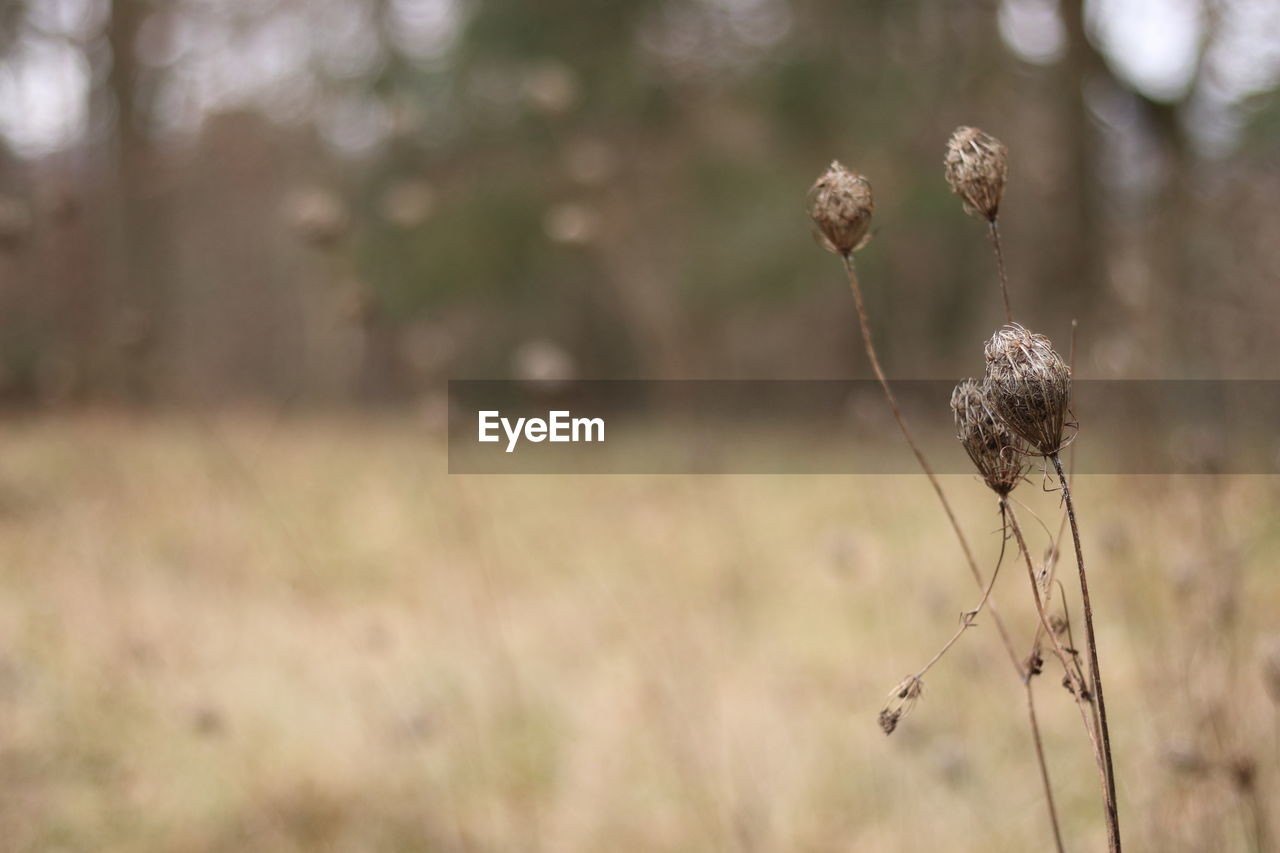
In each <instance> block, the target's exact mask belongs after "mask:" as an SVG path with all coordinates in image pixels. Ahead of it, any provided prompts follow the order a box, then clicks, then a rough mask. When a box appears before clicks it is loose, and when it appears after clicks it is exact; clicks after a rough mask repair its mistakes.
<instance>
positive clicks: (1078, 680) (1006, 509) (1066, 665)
mask: <svg viewBox="0 0 1280 853" xmlns="http://www.w3.org/2000/svg"><path fill="white" fill-rule="evenodd" d="M1000 508H1001V511H1002V512H1003V513H1004V515H1005V519H1006V520H1007V521H1008V524H1009V529H1010V530H1012V531H1013V535H1014V538H1015V539H1017V541H1018V550H1019V551H1021V552H1022V555H1023V558H1024V560H1025V561H1026V564H1027V580H1029V581H1030V582H1031V596H1032V598H1033V599H1034V600H1035V604H1036V615H1038V616H1039V617H1040V624H1041V626H1043V628H1044V633H1045V636H1047V637H1048V638H1049V643H1050V645H1051V646H1052V647H1053V654H1054V656H1056V657H1057V658H1058V661H1059V663H1061V664H1062V669H1063V670H1064V672H1065V673H1066V677H1067V681H1066V686H1067V688H1068V689H1069V690H1070V691H1071V695H1072V697H1073V698H1074V699H1075V701H1076V707H1077V708H1079V709H1080V721H1081V722H1082V723H1084V730H1085V734H1087V735H1088V736H1089V743H1090V744H1091V745H1092V746H1093V758H1094V761H1095V762H1096V763H1097V765H1098V780H1099V782H1101V783H1102V800H1103V804H1104V805H1106V802H1107V791H1108V788H1107V782H1108V780H1107V768H1106V762H1105V761H1104V760H1103V757H1102V743H1101V741H1099V740H1098V734H1097V732H1095V731H1094V727H1093V725H1092V723H1091V720H1092V719H1093V717H1092V715H1091V714H1090V712H1089V709H1088V708H1086V707H1085V706H1086V705H1088V704H1089V701H1088V700H1087V699H1086V698H1085V695H1084V693H1085V684H1084V678H1083V676H1082V675H1080V674H1079V672H1078V670H1077V668H1076V667H1075V665H1074V663H1075V661H1074V658H1073V657H1072V656H1071V655H1070V654H1068V652H1067V650H1066V649H1064V648H1063V647H1062V641H1061V640H1059V639H1058V635H1057V634H1056V633H1055V632H1054V630H1053V629H1052V628H1051V627H1050V626H1049V614H1048V613H1047V612H1045V609H1044V599H1043V598H1041V597H1040V587H1039V585H1037V584H1036V571H1035V567H1034V566H1032V564H1031V552H1030V551H1028V550H1027V542H1026V539H1024V538H1023V536H1022V527H1021V526H1020V525H1019V524H1018V516H1017V515H1016V514H1015V513H1014V511H1013V505H1012V504H1010V503H1009V499H1008V498H1007V497H1005V498H1002V499H1001V501H1000ZM1108 814H1109V812H1108Z"/></svg>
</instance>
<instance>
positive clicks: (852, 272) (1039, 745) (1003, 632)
mask: <svg viewBox="0 0 1280 853" xmlns="http://www.w3.org/2000/svg"><path fill="white" fill-rule="evenodd" d="M997 252H998V249H997ZM841 257H842V259H843V260H844V268H845V272H846V273H847V274H848V276H849V288H850V290H852V291H853V303H854V306H855V307H856V308H857V311H858V324H859V326H860V327H861V329H862V343H863V347H864V348H865V350H866V353H867V361H868V362H870V363H871V369H872V371H874V372H875V375H876V379H877V380H878V381H879V383H880V389H881V390H882V391H883V392H884V396H885V400H886V401H887V402H888V403H889V408H890V410H891V411H892V412H893V417H894V420H896V421H897V422H898V428H899V429H900V430H901V431H902V437H903V438H904V439H906V442H907V446H908V447H910V448H911V452H912V454H913V455H914V456H915V458H916V462H917V463H919V465H920V469H921V470H922V471H924V474H925V476H926V477H928V478H929V484H930V485H931V486H933V491H934V493H935V494H936V495H937V496H938V502H939V503H941V504H942V509H943V512H945V513H946V515H947V520H948V521H949V522H950V523H951V529H952V530H953V531H955V534H956V539H957V540H958V541H959V542H960V550H961V551H963V552H964V557H965V561H966V562H967V563H968V565H969V573H970V574H971V575H973V580H974V582H975V583H976V584H978V586H979V587H980V588H981V587H982V586H983V581H982V572H981V571H979V570H978V564H977V562H976V561H975V560H974V559H973V552H972V551H971V550H970V549H969V540H968V539H966V538H965V535H964V531H963V530H961V529H960V523H959V522H958V521H957V520H956V516H955V513H954V512H953V511H952V509H951V502H950V501H948V500H947V496H946V494H945V493H944V492H943V491H942V484H941V483H939V482H938V478H937V476H936V475H935V474H934V473H933V469H932V468H931V467H930V466H929V462H928V460H926V459H925V458H924V454H923V453H921V452H920V448H919V447H917V446H916V442H915V439H914V438H912V436H911V430H910V429H909V428H908V427H907V422H906V420H905V419H904V418H903V417H902V411H901V410H900V409H899V408H898V401H897V398H895V397H894V395H893V390H892V389H891V388H890V387H889V381H888V380H887V379H886V378H885V375H884V371H883V370H882V369H881V368H880V359H879V358H878V357H877V356H876V347H875V340H874V338H873V337H872V336H871V322H870V320H869V319H868V318H867V306H866V304H865V303H864V302H863V300H862V288H861V286H859V284H858V273H857V270H856V269H855V268H854V265H853V255H852V254H851V253H846V254H844V255H842V256H841ZM1000 266H1001V270H1002V271H1003V269H1004V260H1003V257H1002V256H1001V260H1000ZM1002 280H1003V279H1002ZM1005 306H1006V308H1007V307H1008V296H1007V294H1006V297H1005ZM993 580H994V579H993ZM989 592H990V590H989V589H988V595H984V596H983V600H984V601H986V600H987V599H988V597H989ZM989 609H990V610H991V619H992V621H994V622H995V623H996V630H997V631H998V632H999V634H1000V639H1001V641H1002V642H1003V644H1004V648H1005V652H1006V653H1007V654H1008V655H1009V662H1010V663H1012V664H1013V668H1014V671H1015V672H1017V674H1018V678H1019V679H1021V681H1022V684H1023V687H1024V688H1025V689H1026V696H1027V714H1028V717H1029V720H1030V723H1031V737H1032V740H1033V741H1034V742H1035V751H1036V759H1037V761H1038V762H1039V765H1040V778H1041V779H1042V780H1043V782H1044V787H1045V802H1046V805H1047V807H1048V809H1049V820H1050V822H1051V823H1052V824H1053V830H1054V841H1055V842H1056V844H1057V846H1058V850H1059V853H1061V851H1062V837H1061V834H1060V832H1059V829H1058V814H1057V809H1056V806H1055V805H1054V800H1053V787H1052V785H1051V784H1050V782H1049V767H1048V765H1047V764H1046V763H1045V757H1044V744H1043V742H1042V740H1041V738H1040V726H1039V724H1038V722H1037V721H1036V714H1035V697H1034V695H1033V694H1032V692H1031V684H1030V681H1029V679H1028V673H1027V671H1026V670H1025V669H1024V668H1023V665H1022V663H1021V661H1019V660H1018V653H1017V652H1016V651H1014V647H1013V640H1012V639H1011V638H1010V637H1009V630H1008V629H1007V628H1006V627H1005V624H1004V620H1003V619H1001V618H1000V612H999V610H998V609H997V608H996V603H995V602H994V601H991V602H990V604H989Z"/></svg>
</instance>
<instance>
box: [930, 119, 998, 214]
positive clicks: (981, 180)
mask: <svg viewBox="0 0 1280 853" xmlns="http://www.w3.org/2000/svg"><path fill="white" fill-rule="evenodd" d="M944 162H945V163H946V167H947V183H948V184H950V185H951V190H952V191H953V192H954V193H956V194H957V195H959V196H960V198H962V199H964V209H965V212H966V213H969V214H970V215H972V216H980V217H982V218H983V219H986V220H988V221H991V222H994V221H995V218H996V216H997V215H998V214H999V212H1000V198H1001V196H1003V195H1004V183H1005V179H1006V178H1007V177H1008V174H1009V149H1007V148H1005V147H1004V143H1003V142H1001V141H1000V140H999V139H996V138H995V137H994V136H991V135H989V134H986V133H983V132H982V131H980V130H978V129H977V128H976V127H957V128H956V131H955V133H953V134H951V139H949V140H948V141H947V156H946V158H945V160H944Z"/></svg>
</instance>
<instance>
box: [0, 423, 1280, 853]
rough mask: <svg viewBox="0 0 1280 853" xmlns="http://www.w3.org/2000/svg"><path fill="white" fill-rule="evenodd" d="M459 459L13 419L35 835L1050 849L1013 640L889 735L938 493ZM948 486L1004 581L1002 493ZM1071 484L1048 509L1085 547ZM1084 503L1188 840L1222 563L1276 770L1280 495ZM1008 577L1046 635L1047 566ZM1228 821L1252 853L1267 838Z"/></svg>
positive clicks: (1126, 730) (1026, 618)
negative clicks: (572, 471) (1203, 623)
mask: <svg viewBox="0 0 1280 853" xmlns="http://www.w3.org/2000/svg"><path fill="white" fill-rule="evenodd" d="M445 470H446V459H445V452H444V446H443V443H442V439H441V438H440V437H439V436H438V435H436V433H435V432H433V431H432V430H431V429H430V428H429V427H428V426H427V425H425V424H423V423H419V422H417V421H414V420H412V419H409V418H403V419H390V418H388V419H382V420H378V419H371V418H360V419H356V418H337V417H335V418H318V419H309V420H271V419H267V418H264V417H260V416H251V415H246V416H236V417H220V418H217V419H215V420H204V421H202V420H198V419H193V418H189V417H184V418H152V419H138V418H133V417H125V416H116V415H109V414H98V415H88V416H79V417H75V418H69V417H68V418H40V419H33V420H22V421H11V422H9V423H7V424H5V425H4V426H3V427H2V428H0V790H2V791H3V792H4V793H3V795H0V838H3V839H4V845H3V846H4V849H6V850H53V849H67V850H80V849H94V850H113V851H142V850H173V851H230V850H270V851H295V850H297V851H303V850H307V851H310V850H444V851H447V850H554V851H561V850H563V851H594V850H621V851H650V850H680V851H684V850H688V851H700V850H721V849H735V850H739V849H740V850H798V851H823V850H837V849H839V850H850V849H856V850H872V851H879V850H884V851H927V850H934V849H939V848H945V849H948V850H1029V849H1044V848H1045V847H1046V841H1047V839H1048V834H1047V825H1046V821H1045V815H1044V810H1043V806H1042V804H1041V793H1040V788H1039V782H1038V777H1037V775H1036V769H1035V765H1034V761H1033V758H1032V755H1031V751H1030V744H1029V740H1028V736H1027V730H1026V724H1025V717H1024V710H1023V707H1022V704H1021V703H1022V699H1021V690H1020V688H1019V686H1018V684H1017V682H1016V680H1015V676H1014V674H1013V671H1012V668H1011V667H1010V666H1009V663H1008V661H1007V659H1006V657H1005V656H1004V653H1003V651H1002V650H1001V648H1000V646H999V643H998V641H997V638H996V635H995V632H994V631H993V630H992V629H991V626H990V624H989V623H988V622H987V621H986V620H982V619H980V620H979V628H978V629H977V630H975V631H973V632H970V633H969V635H968V636H966V637H965V639H964V640H963V641H962V643H961V644H960V645H959V646H958V647H957V648H956V649H955V650H954V651H953V653H952V654H951V655H950V656H949V657H948V658H947V659H946V660H945V661H944V662H943V663H942V664H941V665H940V666H939V667H938V668H936V669H935V671H934V672H933V673H931V674H930V676H929V677H928V679H927V681H926V693H925V697H924V699H923V700H922V702H921V704H920V705H919V706H918V707H917V709H916V710H915V712H914V713H913V714H912V715H911V716H910V717H909V718H908V719H907V720H906V721H905V722H904V723H903V724H902V726H901V727H900V729H899V731H898V732H897V733H895V734H894V735H893V736H892V737H890V738H886V737H885V736H884V735H883V734H881V732H880V731H879V729H878V728H877V726H876V722H875V720H876V715H877V713H878V711H879V709H880V707H881V704H882V702H883V700H884V696H885V693H886V692H887V691H888V690H889V689H890V688H891V687H892V686H893V685H894V684H895V683H897V681H898V680H899V679H901V678H902V677H903V676H904V675H906V674H907V673H908V672H910V671H913V670H914V669H916V668H918V667H919V666H920V665H921V664H922V663H923V662H924V661H925V660H927V659H928V657H930V656H931V655H932V653H933V652H934V651H935V650H936V648H937V647H938V646H939V645H941V643H942V642H943V641H944V640H945V639H946V637H947V636H948V635H949V633H950V632H951V630H952V629H953V626H954V625H955V624H956V619H957V617H958V614H959V612H960V611H961V610H962V609H965V608H968V607H970V606H972V604H973V603H974V602H975V601H976V598H977V596H976V594H975V588H974V587H973V585H972V581H971V580H970V579H969V578H968V576H967V573H966V572H965V570H964V568H963V564H962V563H961V561H960V559H959V554H958V550H957V548H956V545H955V542H954V541H953V539H952V538H951V535H950V533H949V531H948V530H947V528H946V525H945V522H944V520H943V517H942V515H941V512H940V510H939V509H938V507H937V505H936V503H935V502H934V500H933V498H932V497H931V495H930V492H929V487H928V484H927V482H926V481H924V480H923V478H920V477H912V476H905V477H903V476H900V477H801V476H761V477H747V476H736V477H694V476H649V477H642V476H628V477H621V476H617V477H603V476H596V477H587V476H584V477H572V476H543V477H533V476H524V477H522V476H509V477H481V476H477V477H461V476H447V475H446V474H445V473H444V471H445ZM945 480H946V483H947V487H948V489H949V491H950V493H951V494H952V495H953V497H954V499H955V500H956V501H957V504H958V507H959V510H960V514H961V516H962V522H963V523H964V525H965V529H966V530H968V531H970V534H971V536H972V538H973V539H974V541H975V542H976V543H977V547H978V550H979V552H980V554H981V557H980V559H981V560H982V561H983V564H984V565H988V566H989V565H991V564H992V562H993V561H994V558H995V554H996V552H997V551H998V548H999V536H998V534H997V532H996V528H997V517H996V513H995V509H994V504H993V502H992V501H991V500H990V498H989V496H988V495H987V493H986V492H985V491H984V490H983V489H982V488H981V486H980V485H979V484H978V483H976V482H975V481H974V479H973V478H970V477H948V478H945ZM1039 485H1040V483H1039V480H1038V479H1037V478H1035V477H1034V476H1033V479H1032V483H1031V484H1028V485H1027V486H1024V487H1023V489H1021V490H1020V491H1021V492H1022V493H1023V497H1024V499H1027V500H1029V501H1030V502H1031V503H1032V504H1033V507H1034V509H1035V510H1036V511H1037V512H1039V513H1040V514H1041V515H1042V516H1043V517H1044V518H1045V519H1046V520H1047V523H1048V524H1049V526H1051V527H1054V528H1055V529H1056V514H1055V513H1056V503H1055V501H1056V496H1055V495H1052V494H1044V493H1042V492H1041V491H1040V489H1039ZM1077 489H1078V492H1079V502H1080V507H1081V514H1082V518H1081V524H1082V525H1083V528H1084V533H1085V538H1086V542H1085V547H1086V549H1087V553H1088V555H1089V556H1090V559H1091V560H1092V561H1093V564H1094V565H1095V566H1096V567H1097V568H1096V569H1094V570H1093V571H1091V577H1095V579H1094V580H1093V585H1094V586H1096V591H1095V593H1094V595H1095V598H1096V601H1097V607H1098V610H1099V614H1098V617H1099V620H1100V621H1099V635H1100V643H1101V644H1102V654H1103V666H1104V674H1105V675H1106V676H1107V678H1108V691H1107V692H1108V700H1109V705H1114V710H1113V711H1112V714H1113V717H1114V722H1113V724H1112V725H1113V738H1114V740H1115V742H1116V744H1117V747H1118V754H1117V767H1118V768H1119V773H1120V776H1121V786H1120V796H1121V806H1122V816H1123V819H1124V821H1125V831H1126V836H1127V838H1128V840H1129V841H1130V844H1131V846H1132V849H1134V850H1144V849H1156V847H1154V846H1152V845H1153V844H1154V841H1153V839H1156V838H1160V837H1163V836H1162V835H1161V833H1163V832H1166V831H1167V830H1168V824H1169V822H1170V821H1176V820H1178V819H1179V818H1180V814H1179V812H1178V805H1177V804H1178V803H1179V802H1180V801H1179V800H1178V799H1177V797H1178V796H1179V792H1181V793H1182V795H1185V796H1191V794H1192V793H1194V791H1196V790H1199V789H1195V788H1194V787H1193V788H1177V787H1176V786H1177V785H1178V784H1179V783H1178V782H1177V781H1176V780H1174V781H1170V780H1169V778H1168V777H1169V772H1170V771H1169V770H1168V767H1167V763H1166V762H1165V756H1166V755H1167V753H1168V752H1169V750H1170V749H1171V748H1172V746H1176V745H1177V744H1178V743H1180V741H1179V738H1181V737H1183V736H1185V735H1187V734H1188V732H1190V733H1192V734H1193V733H1194V730H1195V725H1196V722H1195V713H1194V712H1195V710H1196V709H1197V708H1199V707H1200V702H1201V698H1202V697H1200V698H1198V697H1196V696H1194V695H1191V690H1192V688H1193V687H1194V685H1195V684H1197V683H1199V681H1198V679H1196V678H1194V677H1192V675H1190V674H1189V673H1190V672H1191V670H1192V668H1194V667H1204V666H1205V665H1206V661H1207V660H1209V658H1210V655H1209V647H1208V646H1207V645H1206V644H1205V643H1204V642H1203V641H1202V640H1199V639H1197V637H1199V636H1200V634H1198V633H1197V631H1198V630H1199V629H1197V628H1196V625H1197V623H1196V622H1195V621H1194V620H1195V617H1194V614H1193V613H1189V612H1188V610H1187V605H1186V601H1185V595H1184V593H1180V592H1179V591H1178V590H1179V589H1183V590H1184V592H1185V588H1186V584H1187V583H1189V582H1193V583H1201V582H1203V581H1204V579H1205V578H1210V579H1211V578H1212V577H1214V576H1215V572H1218V568H1219V567H1218V561H1219V560H1230V561H1233V563H1232V564H1233V565H1236V566H1239V567H1240V569H1241V575H1240V578H1241V581H1240V586H1241V589H1238V590H1237V598H1238V601H1239V604H1240V611H1239V619H1238V624H1237V630H1236V634H1237V635H1238V637H1239V639H1238V641H1233V642H1232V648H1233V649H1235V652H1233V654H1234V661H1235V663H1234V664H1233V666H1234V667H1235V669H1234V670H1232V671H1231V672H1232V675H1231V678H1233V679H1234V680H1232V681H1231V682H1230V684H1231V685H1233V686H1232V687H1231V688H1230V689H1232V690H1233V691H1235V692H1234V693H1233V695H1232V697H1231V699H1232V702H1233V703H1234V705H1235V706H1236V707H1237V708H1238V709H1240V713H1239V715H1238V717H1237V718H1236V719H1235V720H1234V721H1233V725H1235V726H1236V729H1237V731H1236V732H1235V733H1234V734H1233V735H1232V737H1233V738H1234V737H1236V735H1238V736H1239V738H1240V739H1241V742H1242V743H1244V744H1251V745H1252V747H1251V748H1255V749H1256V754H1257V757H1258V760H1259V761H1260V763H1261V765H1262V781H1263V783H1264V784H1273V782H1272V780H1274V777H1275V775H1276V767H1275V756H1276V755H1277V751H1276V744H1274V743H1273V742H1272V739H1273V737H1274V735H1273V732H1274V717H1272V716H1270V715H1271V714H1273V713H1274V709H1273V708H1271V706H1269V705H1268V704H1267V701H1266V697H1265V695H1264V692H1263V688H1262V684H1261V680H1260V679H1259V678H1257V677H1256V676H1255V674H1254V671H1255V669H1256V665H1255V661H1254V657H1253V655H1254V649H1255V646H1256V640H1257V638H1258V637H1260V636H1261V635H1263V634H1265V633H1267V632H1268V631H1274V630H1275V629H1276V627H1277V626H1276V623H1275V616H1274V614H1275V613H1277V612H1280V577H1277V573H1276V572H1275V569H1274V565H1275V560H1276V558H1277V555H1278V554H1280V532H1277V530H1276V528H1275V525H1274V521H1273V520H1274V517H1275V512H1276V509H1277V505H1278V504H1280V484H1278V483H1277V481H1276V480H1275V479H1272V478H1263V477H1252V478H1249V477H1242V478H1236V479H1232V480H1229V481H1228V480H1209V479H1208V478H1145V479H1144V478H1128V479H1125V480H1121V479H1118V478H1104V477H1086V478H1081V480H1080V481H1079V484H1078V486H1077ZM1206 496H1209V497H1206ZM1206 501H1207V502H1208V503H1206ZM1218 507H1220V508H1221V510H1222V517H1223V518H1224V519H1226V520H1227V523H1226V524H1225V530H1226V532H1225V534H1224V535H1226V537H1227V540H1226V541H1228V542H1229V543H1230V547H1229V548H1227V549H1225V551H1226V553H1223V554H1218V553H1215V552H1213V551H1210V550H1206V542H1207V541H1209V540H1207V539H1206V535H1207V534H1205V533H1204V529H1205V519H1206V518H1207V517H1208V514H1209V513H1210V511H1211V510H1212V511H1213V512H1214V513H1216V512H1217V510H1216V509H1215V508H1218ZM1033 524H1034V523H1033V522H1032V523H1028V525H1027V526H1028V527H1029V528H1030V527H1032V526H1033ZM1032 535H1033V541H1035V542H1036V543H1038V544H1036V545H1033V547H1034V548H1037V549H1039V548H1041V547H1043V545H1044V542H1045V536H1044V534H1043V532H1041V531H1039V530H1038V529H1037V530H1036V531H1034V532H1033V534H1032ZM1064 565H1065V567H1066V569H1065V572H1064V574H1063V578H1064V580H1067V581H1071V583H1069V584H1068V587H1069V588H1070V586H1071V585H1072V584H1073V583H1074V582H1073V581H1072V578H1073V573H1074V570H1073V567H1072V566H1071V564H1070V561H1069V560H1067V561H1066V562H1065V563H1064ZM1004 572H1005V573H1004V574H1003V575H1002V577H1001V581H1000V583H999V585H998V587H997V593H996V596H997V599H998V601H999V602H1000V604H1001V606H1002V609H1003V611H1004V612H1005V613H1006V616H1007V618H1008V619H1009V620H1010V622H1011V623H1012V625H1013V626H1014V631H1015V636H1016V637H1017V638H1018V641H1019V643H1020V644H1024V643H1026V642H1028V641H1029V638H1030V634H1031V628H1032V624H1033V623H1032V615H1031V611H1030V609H1029V608H1028V607H1027V606H1026V604H1025V603H1024V599H1026V598H1027V595H1026V592H1025V590H1026V579H1025V571H1021V570H1020V567H1019V565H1018V564H1016V563H1013V562H1010V563H1008V564H1007V565H1006V567H1005V570H1004ZM1020 572H1021V573H1020ZM1095 572H1096V576H1095ZM1188 578H1191V581H1188V580H1187V579H1188ZM1197 579H1199V580H1197ZM1059 677H1060V676H1056V675H1054V665H1053V664H1052V663H1050V664H1048V665H1046V670H1045V675H1044V676H1043V677H1042V678H1041V679H1040V680H1039V682H1038V690H1037V695H1038V697H1039V706H1040V710H1041V717H1042V725H1043V727H1044V730H1045V736H1046V741H1047V742H1046V748H1047V750H1048V753H1049V757H1050V763H1051V771H1052V773H1053V775H1054V779H1055V782H1056V785H1057V793H1058V798H1059V806H1060V810H1061V812H1062V816H1063V819H1064V823H1065V827H1064V830H1065V833H1066V835H1067V837H1068V843H1069V846H1070V847H1071V848H1072V849H1098V848H1099V847H1101V846H1102V834H1101V828H1102V824H1101V815H1100V807H1099V805H1098V794H1097V777H1096V773H1095V770H1094V768H1093V767H1092V766H1091V764H1092V760H1091V758H1090V755H1089V750H1088V747H1087V743H1086V741H1085V738H1084V735H1083V733H1082V732H1081V731H1080V730H1079V718H1078V716H1077V714H1076V710H1075V708H1074V707H1072V704H1071V702H1070V701H1069V699H1068V697H1067V696H1066V695H1065V694H1064V693H1063V691H1062V689H1061V688H1060V687H1059V686H1058V680H1059ZM1223 689H1226V688H1223ZM1188 727H1190V728H1188ZM1158 778H1160V779H1165V781H1163V782H1160V783H1156V782H1152V781H1151V780H1153V779H1158ZM1193 781H1194V780H1193ZM1188 784H1190V783H1188ZM1201 799H1202V800H1203V798H1201ZM1225 802H1226V803H1227V804H1226V805H1224V806H1223V807H1222V808H1223V809H1224V810H1227V811H1229V810H1230V809H1231V808H1232V805H1231V803H1230V801H1229V797H1228V798H1227V800H1226V801H1225ZM1220 817H1221V823H1222V825H1223V826H1224V827H1226V828H1225V829H1222V830H1221V833H1223V834H1221V835H1220V836H1218V837H1219V838H1220V840H1221V843H1222V844H1225V845H1226V846H1225V847H1220V848H1219V849H1240V850H1244V849H1248V848H1247V847H1246V845H1245V836H1244V835H1243V834H1242V832H1241V831H1240V829H1239V827H1240V823H1239V821H1238V820H1237V819H1236V817H1235V816H1234V814H1233V813H1226V812H1224V814H1223V815H1221V816H1220Z"/></svg>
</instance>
